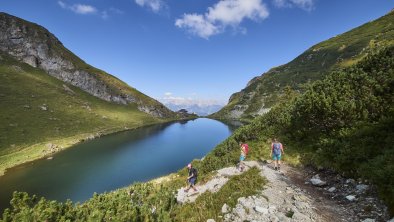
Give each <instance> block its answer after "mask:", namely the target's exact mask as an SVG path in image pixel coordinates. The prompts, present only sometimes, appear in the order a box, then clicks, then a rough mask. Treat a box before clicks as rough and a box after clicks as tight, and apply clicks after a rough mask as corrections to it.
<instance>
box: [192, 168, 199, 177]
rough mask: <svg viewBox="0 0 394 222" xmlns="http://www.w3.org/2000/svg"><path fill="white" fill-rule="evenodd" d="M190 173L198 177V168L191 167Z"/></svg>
mask: <svg viewBox="0 0 394 222" xmlns="http://www.w3.org/2000/svg"><path fill="white" fill-rule="evenodd" d="M190 173H192V174H193V177H195V178H197V169H196V168H191V169H190Z"/></svg>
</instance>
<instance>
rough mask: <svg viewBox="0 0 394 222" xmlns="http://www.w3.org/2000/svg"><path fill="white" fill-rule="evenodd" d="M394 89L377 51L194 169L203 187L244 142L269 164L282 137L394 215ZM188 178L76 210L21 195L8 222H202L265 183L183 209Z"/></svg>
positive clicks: (249, 176)
mask: <svg viewBox="0 0 394 222" xmlns="http://www.w3.org/2000/svg"><path fill="white" fill-rule="evenodd" d="M393 89H394V47H391V48H388V49H384V50H376V51H375V52H370V53H369V55H367V56H366V57H365V58H364V59H362V61H361V62H359V63H358V64H357V65H354V66H351V67H348V68H345V69H342V70H338V71H335V72H332V73H330V74H328V75H327V76H326V78H324V79H323V80H319V81H316V82H315V83H313V84H311V85H309V86H308V87H307V89H306V91H305V93H304V94H302V95H299V94H298V93H295V92H294V91H292V90H291V89H290V88H287V89H286V93H285V94H284V95H283V96H282V97H281V100H280V101H282V102H280V103H279V104H277V105H276V106H274V107H273V108H272V109H271V111H270V112H268V113H267V114H266V115H264V116H261V117H258V118H256V119H255V120H254V121H253V122H252V123H250V124H249V125H246V126H244V127H241V128H239V129H238V130H237V131H236V132H235V133H234V134H233V135H232V136H231V137H229V138H228V139H227V140H225V141H224V142H223V143H221V144H220V145H219V146H218V147H216V148H215V149H214V150H213V151H212V152H211V153H209V154H208V155H207V156H206V158H205V159H204V160H203V161H195V162H194V163H193V164H194V166H195V167H196V168H197V169H198V170H199V175H200V177H201V178H200V182H201V183H204V181H206V180H207V179H209V178H210V176H211V175H212V172H213V171H214V170H217V169H220V168H222V167H225V166H230V165H234V164H236V162H237V160H238V155H239V145H238V143H239V141H246V142H247V143H249V145H250V155H249V157H248V158H249V159H261V158H269V157H268V155H269V144H270V140H271V138H272V137H274V136H275V137H277V138H279V139H280V141H281V142H282V143H284V144H285V150H286V155H285V161H289V160H290V162H294V163H296V162H297V161H300V163H302V164H313V165H315V166H323V167H329V168H333V169H335V170H337V171H340V172H343V173H345V174H347V175H348V176H352V177H362V178H364V179H368V180H370V181H371V182H372V183H373V184H375V185H376V186H377V187H378V189H379V191H380V194H381V197H382V198H383V199H384V200H385V201H386V202H387V204H388V205H389V207H390V209H391V211H392V212H393V206H394V202H393V200H394V189H393V187H394V174H393V172H394V159H393V158H394V155H393V154H394V146H393V144H394V141H393V138H394V135H393V134H394V133H393V128H392V126H393V125H394V115H393V114H394V107H393V99H394V94H393ZM186 175H187V172H186V169H183V170H181V171H180V172H179V173H178V176H175V175H172V176H169V180H168V181H166V182H162V183H154V182H151V183H146V184H136V185H132V186H130V187H129V188H125V189H121V190H118V191H115V192H112V193H107V194H100V195H95V196H94V197H93V198H92V199H90V200H89V201H87V202H85V203H83V204H78V205H76V206H73V205H72V203H71V202H66V203H58V202H56V201H48V200H40V201H39V200H38V199H37V198H35V197H28V196H27V195H26V194H23V193H16V194H15V195H14V199H13V200H12V208H11V209H9V210H7V211H6V212H5V213H4V215H3V221H30V220H47V221H62V220H63V221H66V220H67V219H68V220H76V221H109V220H114V221H117V220H120V221H170V220H175V221H185V220H188V221H201V220H205V219H207V218H208V217H213V218H217V219H218V220H219V221H220V218H218V216H219V214H220V212H219V210H220V207H221V206H222V205H223V203H224V202H226V203H228V204H230V205H233V204H234V203H235V200H236V199H237V198H238V197H240V196H247V195H251V194H254V193H256V192H257V191H258V190H260V189H262V185H263V184H264V182H263V181H264V180H263V179H262V178H261V177H260V176H258V172H257V170H256V169H252V170H251V171H249V172H247V173H245V174H243V175H242V176H237V177H232V178H231V179H230V181H229V182H228V183H227V184H226V185H225V186H224V187H222V189H221V190H220V191H219V192H218V193H216V194H211V193H206V194H203V195H202V196H200V197H199V198H198V199H197V201H196V203H194V204H186V205H182V206H181V205H178V204H176V203H175V197H174V194H175V193H174V192H175V190H176V189H177V188H179V187H182V186H184V185H185V181H184V179H185V178H186ZM241 187H242V188H241ZM237 192H240V193H237ZM229 197H230V198H229ZM152 212H153V213H152Z"/></svg>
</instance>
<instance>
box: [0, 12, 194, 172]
mask: <svg viewBox="0 0 394 222" xmlns="http://www.w3.org/2000/svg"><path fill="white" fill-rule="evenodd" d="M48 74H49V75H48ZM0 106H1V109H0V175H2V174H3V173H4V170H5V169H6V168H9V167H12V166H15V165H18V164H21V163H24V162H26V161H30V160H34V159H37V158H40V157H44V156H47V155H50V154H51V153H53V152H57V151H59V150H61V149H63V148H65V147H69V146H70V145H72V144H75V143H77V142H79V141H83V140H85V139H92V138H94V137H97V136H100V135H102V134H107V133H111V132H116V131H120V130H125V129H130V128H136V127H139V126H142V125H147V124H153V123H158V122H162V121H169V120H172V119H176V118H189V117H185V116H180V115H179V114H176V113H174V112H172V111H170V110H169V109H167V108H166V107H165V106H164V105H162V104H161V103H159V102H157V101H156V100H154V99H152V98H150V97H148V96H146V95H144V94H142V93H141V92H139V91H137V90H136V89H134V88H132V87H130V86H128V85H127V84H126V83H124V82H122V81H121V80H119V79H117V78H116V77H114V76H111V75H109V74H107V73H105V72H104V71H102V70H99V69H96V68H94V67H92V66H90V65H88V64H86V63H85V62H84V61H82V60H81V59H80V58H78V57H77V56H75V55H74V54H73V53H72V52H70V51H69V50H67V49H66V48H65V47H64V46H63V45H62V43H61V42H60V41H59V40H58V39H57V38H56V37H55V36H54V35H52V34H51V33H50V32H48V30H46V29H45V28H43V27H41V26H39V25H36V24H33V23H30V22H27V21H25V20H22V19H19V18H17V17H14V16H11V15H8V14H5V13H0Z"/></svg>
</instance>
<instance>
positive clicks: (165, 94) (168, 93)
mask: <svg viewBox="0 0 394 222" xmlns="http://www.w3.org/2000/svg"><path fill="white" fill-rule="evenodd" d="M171 95H172V93H171V92H166V93H164V96H166V97H168V96H171Z"/></svg>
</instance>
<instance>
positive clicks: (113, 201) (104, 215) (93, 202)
mask: <svg viewBox="0 0 394 222" xmlns="http://www.w3.org/2000/svg"><path fill="white" fill-rule="evenodd" d="M180 174H181V177H173V178H172V179H171V180H170V181H168V182H162V183H155V182H149V183H144V184H140V183H138V184H134V185H132V186H130V187H128V188H123V189H120V190H117V191H114V192H111V193H104V194H95V195H94V196H93V197H92V198H91V199H90V200H88V201H86V202H85V203H83V204H76V205H75V204H73V203H72V202H71V201H67V202H65V203H59V202H56V201H49V200H46V199H44V198H41V199H39V198H37V197H36V196H32V197H29V196H28V194H26V193H20V192H19V193H18V192H15V193H14V198H13V200H12V201H11V205H12V209H11V210H10V209H7V210H6V211H5V212H4V214H3V218H2V219H0V221H4V222H8V221H18V222H20V221H22V222H24V221H160V222H161V221H174V220H175V221H206V220H207V219H208V218H216V219H219V218H218V216H219V215H220V209H221V207H222V206H223V204H224V203H227V204H229V205H230V206H234V205H235V203H236V200H237V199H238V198H239V197H241V196H248V195H254V194H256V193H257V192H258V191H259V190H261V189H262V188H263V186H264V184H265V181H264V179H263V178H262V177H261V176H260V172H259V170H258V169H257V168H252V169H250V170H249V171H247V172H246V173H244V174H243V175H240V176H233V177H231V178H230V180H229V181H228V182H227V184H226V185H225V186H223V187H222V188H221V190H220V191H219V192H217V193H214V194H212V193H204V194H203V195H202V196H200V197H199V198H198V199H197V201H196V203H193V204H186V205H179V204H177V203H176V198H175V196H174V194H175V192H176V189H177V188H179V187H181V186H182V185H184V179H185V178H186V170H183V171H181V172H180ZM207 178H208V177H207V176H205V179H207ZM234 190H238V192H234ZM218 221H219V220H218Z"/></svg>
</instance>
